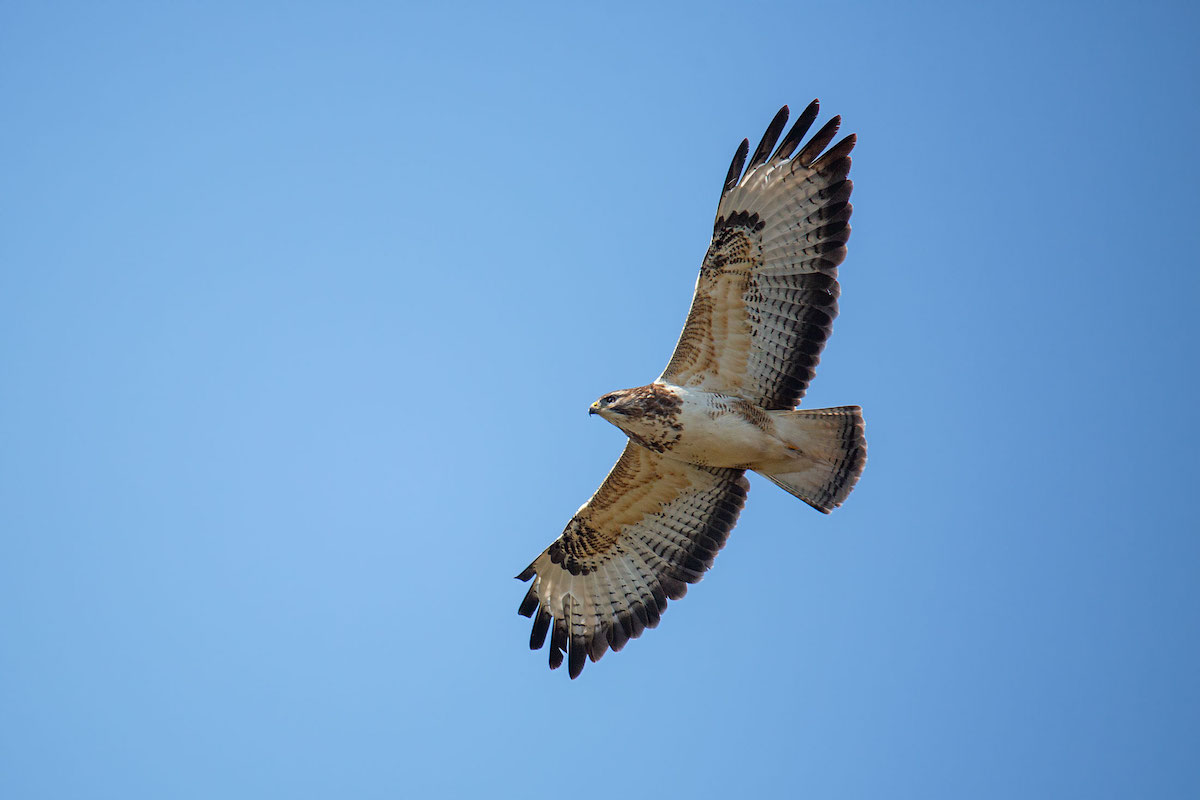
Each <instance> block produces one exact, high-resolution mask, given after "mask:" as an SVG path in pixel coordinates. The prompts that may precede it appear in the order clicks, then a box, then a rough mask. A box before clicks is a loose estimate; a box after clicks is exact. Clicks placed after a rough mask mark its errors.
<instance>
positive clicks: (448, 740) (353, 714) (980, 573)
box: [0, 2, 1200, 800]
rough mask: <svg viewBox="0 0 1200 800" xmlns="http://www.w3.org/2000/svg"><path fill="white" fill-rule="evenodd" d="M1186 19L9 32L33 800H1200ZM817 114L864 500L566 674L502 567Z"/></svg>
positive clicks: (559, 19) (47, 27) (29, 8)
mask: <svg viewBox="0 0 1200 800" xmlns="http://www.w3.org/2000/svg"><path fill="white" fill-rule="evenodd" d="M1189 6H1190V4H1185V3H1174V4H1167V3H1153V2H1148V3H1138V4H1129V3H1122V4H1112V3H1078V4H1069V3H1068V4H1041V3H1029V4H1024V3H1017V4H1014V3H1011V2H1010V3H986V4H936V5H924V6H921V5H918V6H911V5H906V4H899V3H876V4H861V3H843V2H839V3H816V4H765V5H764V4H753V3H746V4H733V5H731V4H729V3H720V4H703V3H686V4H677V5H654V6H653V7H649V8H646V7H642V6H641V5H640V4H638V5H628V6H617V5H612V4H608V5H597V4H589V5H587V6H582V5H580V6H575V5H574V4H570V5H563V4H547V5H542V6H534V5H521V6H519V7H513V6H509V5H507V4H480V5H477V6H472V5H462V6H456V7H452V6H448V5H439V6H437V7H436V8H435V7H434V5H433V4H429V5H422V6H419V7H411V8H410V7H405V6H404V5H403V4H400V3H355V4H347V3H253V4H247V3H192V2H188V3H172V4H164V3H144V4H121V3H111V4H110V3H106V4H99V3H84V4H79V5H74V6H73V5H70V4H49V3H6V4H4V5H3V7H2V8H0V106H2V107H3V108H4V124H3V125H2V126H0V175H2V177H0V205H2V208H0V796H2V797H5V798H14V799H20V800H26V799H30V800H32V799H34V798H84V797H86V798H121V800H128V798H143V797H145V798H243V797H244V798H263V797H288V798H309V797H311V798H329V797H353V798H396V797H421V796H425V797H428V796H437V795H441V796H461V797H509V796H512V797H522V798H533V797H551V796H569V797H572V798H576V800H586V799H587V798H608V797H643V796H644V797H664V796H670V797H697V798H700V797H722V796H724V797H732V796H743V797H746V796H756V795H757V796H764V795H768V793H769V795H768V796H777V797H813V798H882V797H887V798H892V797H896V798H922V799H923V800H928V799H929V798H956V799H961V798H1006V799H1007V798H1014V797H1022V798H1064V797H1088V798H1108V797H1113V798H1117V797H1121V798H1129V797H1154V798H1185V797H1188V798H1191V797H1197V796H1200V761H1198V760H1197V742H1198V741H1200V592H1198V588H1200V536H1198V533H1200V525H1198V524H1197V521H1196V514H1195V511H1194V506H1193V501H1194V499H1195V496H1196V479H1197V472H1198V471H1197V468H1196V454H1197V452H1200V450H1198V448H1200V441H1198V437H1197V433H1196V423H1195V419H1194V405H1195V400H1194V398H1195V397H1196V393H1197V384H1196V378H1195V373H1196V368H1197V364H1198V362H1200V358H1198V354H1197V339H1198V335H1197V334H1198V331H1200V328H1198V324H1197V313H1198V312H1197V307H1198V305H1200V264H1198V259H1197V252H1200V226H1198V225H1197V221H1196V220H1197V217H1198V215H1200V202H1198V193H1197V189H1196V187H1197V186H1198V185H1200V159H1198V157H1197V154H1196V142H1197V141H1198V140H1200V89H1198V88H1197V87H1198V80H1197V79H1198V77H1200V57H1198V56H1197V41H1198V39H1200V25H1198V19H1197V13H1196V12H1195V11H1193V10H1191V7H1189ZM813 97H820V98H821V101H822V109H823V113H822V119H824V118H826V117H827V116H828V115H830V114H833V113H840V114H842V115H843V116H844V118H845V129H846V130H847V131H854V132H857V133H858V134H859V146H858V148H857V150H856V151H855V163H854V170H853V173H852V177H853V178H854V180H855V186H856V189H855V196H854V201H855V209H856V210H855V215H854V228H855V233H854V236H853V237H852V238H851V241H850V255H849V258H848V260H847V262H846V264H845V266H844V268H843V270H842V281H843V300H842V315H841V317H840V318H839V320H838V324H837V326H836V328H835V331H834V335H833V339H832V341H831V343H830V346H829V347H828V349H827V350H826V355H825V359H824V361H823V363H822V365H821V368H820V370H819V372H818V374H817V378H816V381H815V382H814V385H813V389H812V391H811V393H810V395H809V399H808V401H807V404H809V405H814V406H821V405H839V404H850V403H856V404H861V405H862V406H863V407H864V408H865V410H866V415H867V423H868V424H867V432H868V437H869V441H870V461H869V463H868V465H867V470H866V473H865V475H864V477H863V479H862V482H861V483H860V484H859V487H858V489H857V491H856V492H855V493H854V494H853V495H852V496H851V497H850V500H849V502H848V503H847V504H846V506H845V507H843V508H842V509H840V510H839V511H837V512H835V513H834V514H833V515H831V516H829V517H825V516H822V515H820V514H817V513H816V512H814V511H812V510H811V509H809V508H807V507H806V506H804V505H803V504H802V503H800V502H799V501H797V500H795V499H794V498H792V497H790V496H788V495H786V494H785V493H783V492H782V491H780V490H778V489H777V488H775V487H774V486H771V485H770V484H769V483H767V482H766V481H765V480H761V479H757V478H755V479H754V480H752V490H751V493H750V500H749V503H748V505H747V509H746V512H745V513H744V514H743V516H742V519H741V522H740V524H739V525H738V527H737V529H736V531H735V532H734V534H733V536H732V537H731V539H730V542H729V544H728V546H727V547H726V548H725V550H724V552H723V553H722V554H721V556H720V557H719V558H718V559H717V562H716V565H715V567H714V569H713V570H712V572H711V573H709V575H708V577H707V578H706V579H705V580H704V582H703V583H701V584H699V585H698V586H696V587H693V589H692V591H691V592H690V593H689V595H688V597H687V598H686V599H685V600H683V601H681V602H679V603H674V604H672V606H671V608H670V609H669V610H668V612H667V613H666V615H665V616H664V620H663V623H662V625H661V626H660V627H659V628H658V629H657V630H655V631H652V632H649V633H648V634H647V635H645V636H644V637H643V638H641V639H640V640H638V641H636V642H633V643H631V644H630V645H629V646H628V647H627V648H626V649H625V650H624V651H623V652H621V653H619V654H615V655H614V654H610V655H608V656H606V657H605V658H604V659H603V660H602V661H601V662H600V663H599V664H596V665H592V666H589V667H588V669H587V670H585V672H584V674H583V676H582V677H581V678H580V679H579V680H577V681H573V682H572V681H569V680H567V675H566V674H565V670H560V671H558V672H554V673H551V672H549V671H548V670H547V669H546V666H545V653H544V652H539V653H530V652H529V651H528V649H527V647H526V642H527V639H528V631H529V623H528V621H527V620H525V619H523V618H520V617H518V616H517V614H516V607H517V604H518V602H519V601H520V599H521V597H522V595H523V594H524V588H523V587H524V585H523V584H519V583H518V582H516V581H514V580H513V579H512V576H513V575H515V574H516V573H517V572H518V571H520V570H521V569H522V568H523V567H525V565H526V564H528V563H529V561H530V560H531V559H532V558H533V556H535V555H536V554H537V553H539V552H540V551H541V550H542V548H544V547H545V546H546V545H547V544H548V543H549V542H550V541H552V540H553V539H554V537H555V536H557V535H558V533H559V532H560V531H561V530H562V527H563V525H564V524H565V523H566V521H567V519H568V518H569V517H570V515H571V514H572V513H573V512H574V510H575V509H576V508H577V507H578V505H579V504H580V503H581V502H583V500H585V499H586V498H587V497H588V495H589V494H590V493H591V492H592V491H593V490H594V489H595V487H596V486H597V484H598V482H599V481H600V479H601V478H602V477H603V475H604V474H605V473H606V471H607V470H608V468H609V466H610V465H611V463H612V462H613V460H614V459H615V458H616V456H617V454H618V453H619V451H620V449H621V445H622V440H621V435H620V433H619V432H618V431H617V430H616V429H614V428H612V427H611V426H608V425H606V424H604V423H603V422H600V421H598V420H597V419H595V418H593V419H590V420H589V418H588V416H587V413H586V411H587V406H588V404H589V403H590V402H591V401H592V400H593V399H594V398H595V397H597V396H599V395H600V394H602V393H604V392H606V391H609V390H611V389H614V388H620V387H625V386H631V385H637V384H641V383H645V382H647V381H649V380H651V379H653V378H654V377H655V376H656V375H657V374H658V372H659V371H660V370H661V368H662V367H663V365H664V364H665V362H666V359H667V356H668V355H669V352H670V349H671V347H672V345H673V343H674V341H675V337H676V335H677V334H678V332H679V328H680V327H681V325H682V322H683V317H684V314H685V311H686V309H687V305H688V302H689V300H690V296H691V287H692V283H693V281H694V279H695V273H696V269H697V267H698V265H699V262H700V258H701V256H702V254H703V252H704V249H705V247H706V245H707V241H708V235H709V233H710V231H711V222H712V216H713V213H714V211H715V207H716V200H717V196H718V193H719V189H720V184H721V180H722V178H723V177H724V174H725V169H726V167H727V165H728V162H729V158H730V155H731V154H732V152H733V149H734V148H735V147H736V145H737V143H738V142H739V141H740V140H741V139H742V137H744V136H749V137H751V139H752V140H753V139H754V138H755V137H757V136H758V135H759V134H761V132H762V130H763V128H764V127H765V125H766V123H767V122H768V121H769V120H770V119H771V116H772V115H773V114H774V112H775V110H776V109H777V108H778V107H779V106H780V105H781V104H783V103H790V104H791V105H792V106H793V108H798V107H800V106H802V105H803V104H804V103H806V102H807V101H809V100H810V99H812V98H813Z"/></svg>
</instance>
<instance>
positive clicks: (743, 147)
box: [721, 139, 750, 194]
mask: <svg viewBox="0 0 1200 800" xmlns="http://www.w3.org/2000/svg"><path fill="white" fill-rule="evenodd" d="M749 152H750V140H749V139H742V143H741V144H739V145H738V149H737V152H736V153H734V154H733V161H732V162H731V163H730V164H729V172H728V173H726V175H725V188H724V189H723V190H722V192H721V193H722V194H724V193H725V192H728V191H729V190H730V189H732V188H733V187H735V186H737V182H738V178H740V177H742V165H744V164H745V163H746V154H747V153H749Z"/></svg>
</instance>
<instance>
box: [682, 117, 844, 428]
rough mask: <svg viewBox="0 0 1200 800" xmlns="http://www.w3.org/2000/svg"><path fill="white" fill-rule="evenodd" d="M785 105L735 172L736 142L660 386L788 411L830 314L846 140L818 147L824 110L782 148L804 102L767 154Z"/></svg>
mask: <svg viewBox="0 0 1200 800" xmlns="http://www.w3.org/2000/svg"><path fill="white" fill-rule="evenodd" d="M787 117H788V109H787V106H784V107H783V108H782V109H780V110H779V113H778V114H776V115H775V119H774V120H772V121H771V124H770V125H769V126H768V128H767V132H766V133H765V134H764V135H763V138H762V142H761V143H760V144H759V145H758V148H757V149H756V150H755V152H754V155H753V156H752V157H751V159H750V164H749V166H747V167H746V170H745V172H744V173H743V172H742V164H743V163H744V162H745V159H746V154H747V152H748V151H749V142H748V141H746V140H743V141H742V144H741V146H740V147H739V148H738V151H737V153H736V154H735V155H734V157H733V163H732V164H731V165H730V167H729V174H728V176H727V177H726V179H725V187H724V190H723V191H722V193H721V202H720V204H719V205H718V206H717V221H716V225H715V226H714V228H713V238H712V243H711V244H710V245H709V248H708V253H707V254H706V255H705V257H704V263H703V264H702V265H701V267H700V277H699V278H698V279H697V281H696V293H695V296H694V297H693V298H692V307H691V310H690V311H689V312H688V317H687V322H686V323H685V324H684V327H683V333H682V334H681V335H680V337H679V342H678V344H676V345H675V352H674V354H673V355H672V356H671V361H670V363H668V364H667V368H666V370H665V371H664V372H663V374H662V375H661V376H659V378H658V380H659V382H663V383H673V384H677V385H680V386H691V387H697V388H700V389H702V390H705V391H711V392H722V393H728V394H736V395H738V396H740V397H744V398H745V399H747V400H749V401H751V402H753V403H756V404H757V405H760V406H762V407H764V408H769V409H780V408H793V407H794V406H795V405H796V404H797V403H798V402H799V401H800V398H801V397H803V396H804V393H805V391H806V390H807V389H808V384H809V381H811V380H812V377H813V373H814V371H815V369H816V366H817V362H818V361H819V360H820V357H821V350H822V348H823V347H824V346H825V340H826V339H828V338H829V334H830V332H831V331H832V327H833V318H834V317H835V316H837V298H838V294H839V287H838V282H837V266H838V264H840V263H842V260H843V259H844V258H845V257H846V240H847V238H848V237H849V236H850V226H849V224H848V220H849V219H850V212H851V210H852V209H851V206H850V203H849V200H850V190H851V186H852V185H851V183H850V181H849V180H847V179H846V176H847V175H848V174H849V172H850V156H849V153H850V151H851V150H852V149H853V148H854V142H855V137H854V136H853V135H850V136H847V137H846V138H845V139H842V140H841V141H840V142H838V143H837V144H836V145H834V146H833V147H832V148H830V149H829V150H828V152H826V153H825V154H824V155H821V151H822V150H824V149H825V148H826V146H828V145H829V142H830V141H832V139H833V137H834V135H835V134H836V133H837V129H838V125H839V124H840V122H841V118H840V117H834V118H833V119H831V120H830V121H829V122H827V123H826V124H825V126H824V127H823V128H821V129H820V130H819V131H817V133H816V134H815V135H814V136H813V137H812V139H810V140H809V141H808V143H807V144H805V145H804V146H803V147H802V148H800V150H799V152H796V154H795V155H792V153H793V152H795V151H796V148H797V147H798V146H799V144H800V140H801V139H802V138H804V135H805V134H806V133H807V132H808V129H809V126H811V125H812V123H813V121H814V120H815V119H816V118H817V101H816V100H814V101H812V103H811V104H810V105H809V106H808V108H806V109H805V110H804V113H803V114H801V115H800V118H799V119H797V120H796V123H795V125H793V126H792V129H791V130H790V131H788V134H787V135H786V136H785V137H784V138H783V142H782V143H780V145H779V147H778V149H776V150H775V151H774V153H772V152H771V151H772V148H774V147H775V142H776V140H778V138H779V134H780V133H781V132H782V131H783V127H784V124H785V123H786V122H787Z"/></svg>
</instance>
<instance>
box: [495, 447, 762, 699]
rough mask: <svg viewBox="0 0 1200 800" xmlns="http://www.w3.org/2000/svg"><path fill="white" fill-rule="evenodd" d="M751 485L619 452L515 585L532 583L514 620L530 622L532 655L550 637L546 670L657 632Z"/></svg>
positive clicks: (638, 450)
mask: <svg viewBox="0 0 1200 800" xmlns="http://www.w3.org/2000/svg"><path fill="white" fill-rule="evenodd" d="M749 488H750V484H749V482H748V481H747V480H746V478H745V477H744V475H743V471H742V470H740V469H712V468H708V467H696V466H692V465H690V464H685V463H683V462H681V461H673V460H671V459H668V458H664V457H662V456H660V455H658V454H657V453H653V452H651V451H650V450H647V449H646V448H644V447H640V446H638V445H635V444H633V443H632V442H630V443H627V444H626V445H625V452H624V453H622V454H621V458H620V459H618V461H617V463H616V465H615V466H614V467H613V468H612V471H611V472H609V473H608V477H607V478H605V479H604V483H602V484H600V488H599V489H598V490H597V491H596V493H595V494H594V495H592V498H591V499H590V500H588V501H587V502H586V503H584V504H583V507H582V508H580V509H579V511H578V512H576V514H575V516H574V517H572V518H571V521H570V522H568V523H567V527H566V530H564V531H563V532H562V535H561V536H559V537H558V539H556V540H555V541H554V543H553V544H551V545H550V547H548V548H547V549H546V551H545V552H543V553H542V554H541V555H540V556H538V557H537V558H536V559H534V561H533V563H532V564H530V565H529V567H528V568H527V569H526V570H525V571H524V572H522V573H521V574H520V575H518V576H517V577H518V578H520V579H521V580H525V581H527V580H529V579H530V578H533V585H532V586H530V587H529V593H528V594H527V595H526V596H525V599H524V600H523V601H522V602H521V607H520V609H519V612H520V613H521V614H523V615H525V616H526V617H533V634H532V635H531V636H530V638H529V647H530V649H533V650H537V649H539V648H540V647H541V646H542V645H543V644H545V642H546V634H547V633H549V634H550V668H551V669H556V668H558V667H559V666H561V665H562V662H563V655H564V653H565V654H566V657H567V661H568V665H569V666H568V669H569V672H570V674H571V677H572V678H574V677H576V676H577V675H579V673H580V672H581V671H582V670H583V665H584V660H585V659H586V658H591V660H592V661H596V660H598V659H599V658H600V657H601V656H602V655H604V653H605V651H606V650H607V649H608V648H610V647H611V648H612V649H613V650H614V651H616V650H620V649H621V648H622V647H624V646H625V643H626V642H628V641H629V640H630V639H634V638H637V637H638V636H640V635H641V634H642V631H643V630H645V629H646V628H653V627H655V626H656V625H658V620H659V617H660V615H661V614H662V612H663V611H664V610H665V609H666V607H667V600H668V599H671V600H677V599H678V598H680V597H683V596H684V594H686V593H687V585H688V584H689V583H695V582H696V581H698V580H700V579H701V578H702V577H703V576H704V572H705V571H706V570H707V569H708V568H709V567H711V566H712V563H713V559H714V558H716V555H717V551H718V550H720V549H721V547H723V546H724V544H725V540H726V538H728V536H729V532H730V531H731V530H732V529H733V526H734V523H736V522H737V518H738V514H739V513H740V512H741V510H742V505H743V504H744V503H745V502H746V492H747V491H748V490H749Z"/></svg>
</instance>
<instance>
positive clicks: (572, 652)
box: [567, 636, 587, 680]
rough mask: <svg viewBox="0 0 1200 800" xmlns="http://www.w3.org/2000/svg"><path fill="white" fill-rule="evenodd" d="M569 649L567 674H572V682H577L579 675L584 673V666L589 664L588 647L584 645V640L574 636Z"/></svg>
mask: <svg viewBox="0 0 1200 800" xmlns="http://www.w3.org/2000/svg"><path fill="white" fill-rule="evenodd" d="M568 647H569V649H568V654H567V672H568V674H570V676H571V680H575V679H576V678H578V677H579V673H581V672H583V665H584V664H585V663H586V662H587V645H586V644H584V642H583V639H580V638H579V637H577V636H572V637H571V642H570V645H569V646H568Z"/></svg>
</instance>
